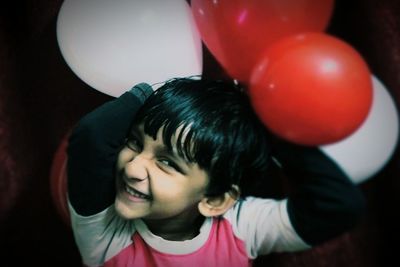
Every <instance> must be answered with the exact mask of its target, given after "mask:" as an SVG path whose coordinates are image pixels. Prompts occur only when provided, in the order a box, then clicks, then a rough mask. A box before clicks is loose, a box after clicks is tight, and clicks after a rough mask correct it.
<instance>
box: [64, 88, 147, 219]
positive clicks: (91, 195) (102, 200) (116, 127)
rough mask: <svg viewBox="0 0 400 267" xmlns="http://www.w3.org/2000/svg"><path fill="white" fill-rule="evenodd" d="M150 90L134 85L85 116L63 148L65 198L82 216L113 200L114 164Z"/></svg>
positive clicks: (100, 209) (102, 208)
mask: <svg viewBox="0 0 400 267" xmlns="http://www.w3.org/2000/svg"><path fill="white" fill-rule="evenodd" d="M151 92H152V89H151V87H150V86H149V85H147V84H144V83H142V84H138V85H136V86H135V87H133V88H132V89H131V90H130V91H129V92H126V93H124V94H123V95H121V96H120V97H119V98H116V99H113V100H111V101H109V102H107V103H105V104H103V105H101V106H100V107H98V108H96V109H95V110H93V111H92V112H90V113H88V114H87V115H85V116H84V117H83V118H82V119H81V120H80V121H79V122H78V124H77V125H76V127H75V128H74V129H73V131H72V133H71V135H70V137H69V144H68V148H67V155H68V161H67V176H68V197H69V201H70V203H71V205H72V206H73V207H74V209H75V211H76V212H77V213H78V214H80V215H83V216H89V215H93V214H95V213H98V212H100V211H102V210H104V209H105V208H106V207H108V206H109V205H111V204H112V203H113V202H114V198H115V179H114V176H115V164H116V160H117V156H118V152H119V150H120V148H121V147H122V145H123V142H124V139H125V137H126V135H127V133H128V131H129V127H130V125H131V122H132V120H133V118H134V116H135V114H136V112H137V110H138V109H139V108H140V106H141V105H142V104H143V102H144V100H145V99H146V98H147V96H148V95H149V94H150V93H151Z"/></svg>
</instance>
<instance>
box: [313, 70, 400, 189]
mask: <svg viewBox="0 0 400 267" xmlns="http://www.w3.org/2000/svg"><path fill="white" fill-rule="evenodd" d="M372 82H373V102H372V106H371V110H370V112H369V114H368V116H367V118H366V120H365V121H364V123H363V124H362V125H361V126H360V128H358V129H357V130H356V131H355V132H354V133H353V134H351V135H350V136H348V137H347V138H345V139H343V140H341V141H339V142H336V143H334V144H329V145H324V146H320V148H321V150H322V151H324V152H325V153H326V154H327V155H328V156H330V157H331V158H332V159H333V160H334V161H336V162H337V163H338V165H339V166H340V167H341V168H342V169H343V171H344V172H345V173H347V175H349V177H350V178H351V179H352V181H353V182H354V183H356V184H359V183H362V182H364V181H366V180H367V179H369V178H371V177H372V176H374V175H376V174H377V173H378V172H379V171H380V170H381V169H382V168H383V167H384V166H385V165H386V163H387V162H388V161H389V160H390V158H391V157H392V155H393V152H394V150H395V148H396V145H397V142H398V136H399V117H398V111H397V109H396V105H395V103H394V101H393V99H392V97H391V95H390V94H389V92H388V91H387V89H386V88H385V86H384V85H383V84H382V82H380V81H379V80H378V79H377V78H376V77H375V76H372Z"/></svg>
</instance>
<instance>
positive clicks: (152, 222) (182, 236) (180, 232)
mask: <svg viewBox="0 0 400 267" xmlns="http://www.w3.org/2000/svg"><path fill="white" fill-rule="evenodd" d="M204 219H205V218H204V217H203V216H202V215H201V214H199V213H198V212H197V213H196V214H193V216H190V217H186V218H172V219H171V218H167V219H145V220H143V221H144V222H145V223H146V225H147V227H148V228H149V230H150V231H151V232H152V233H153V234H155V235H157V236H159V237H162V238H163V239H166V240H171V241H184V240H190V239H193V238H194V237H195V236H197V235H198V234H199V233H200V227H201V225H202V224H203V222H204Z"/></svg>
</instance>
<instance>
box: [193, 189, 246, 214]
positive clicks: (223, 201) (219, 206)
mask: <svg viewBox="0 0 400 267" xmlns="http://www.w3.org/2000/svg"><path fill="white" fill-rule="evenodd" d="M239 195H240V190H239V187H238V186H237V185H232V188H231V189H230V190H229V191H228V192H225V193H224V194H221V195H219V196H216V197H204V198H203V199H202V200H201V201H200V202H199V205H198V208H199V211H200V213H201V214H202V215H203V216H205V217H214V216H219V215H222V214H224V213H225V212H226V211H228V210H229V209H230V208H232V206H233V205H234V204H235V202H236V200H237V199H238V198H239Z"/></svg>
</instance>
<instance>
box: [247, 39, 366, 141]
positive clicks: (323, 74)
mask: <svg viewBox="0 0 400 267" xmlns="http://www.w3.org/2000/svg"><path fill="white" fill-rule="evenodd" d="M249 94H250V98H251V101H252V104H253V107H254V109H255V111H256V112H257V114H258V116H259V117H260V119H261V120H262V121H263V122H264V124H265V125H266V126H267V127H268V128H269V129H270V130H271V131H272V132H274V133H275V134H276V135H279V136H280V137H282V138H284V139H287V140H289V141H292V142H294V143H298V144H303V145H322V144H328V143H333V142H336V141H339V140H341V139H343V138H345V137H346V136H348V135H350V134H351V133H353V132H354V131H355V130H356V129H357V128H358V127H359V126H360V125H361V124H362V123H363V122H364V120H365V119H366V117H367V115H368V112H369V110H370V107H371V104H372V81H371V73H370V70H369V68H368V65H367V63H366V62H365V61H364V59H363V58H362V56H361V55H360V54H359V53H358V52H357V51H356V50H355V49H354V48H353V47H351V46H350V45H349V44H347V43H345V42H344V41H342V40H339V39H338V38H335V37H333V36H329V35H327V34H324V33H309V34H300V35H295V36H291V37H287V38H284V39H282V40H280V41H279V42H277V43H275V44H274V45H273V46H271V47H270V48H269V49H268V50H267V51H266V52H265V53H264V55H263V56H262V57H260V61H259V62H258V63H257V64H256V66H255V68H254V70H253V75H252V78H251V82H250V86H249Z"/></svg>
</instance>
